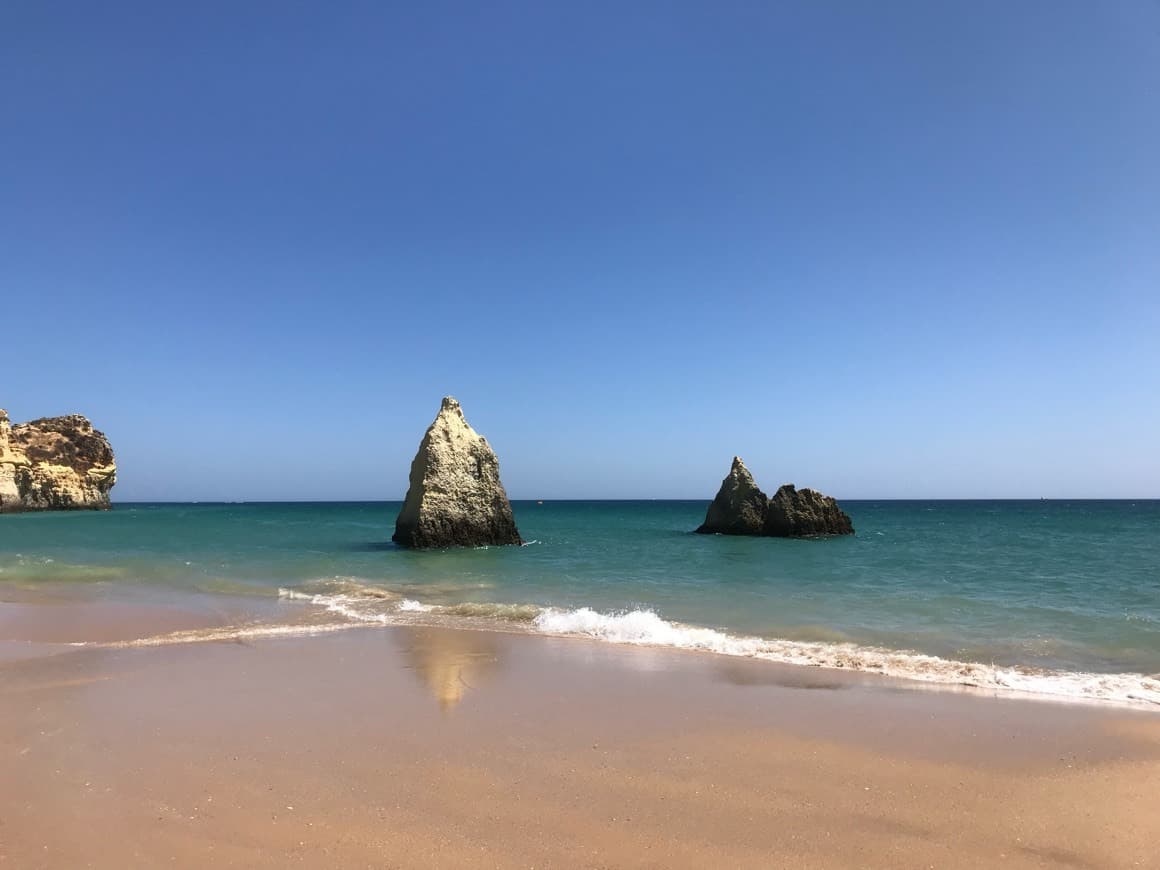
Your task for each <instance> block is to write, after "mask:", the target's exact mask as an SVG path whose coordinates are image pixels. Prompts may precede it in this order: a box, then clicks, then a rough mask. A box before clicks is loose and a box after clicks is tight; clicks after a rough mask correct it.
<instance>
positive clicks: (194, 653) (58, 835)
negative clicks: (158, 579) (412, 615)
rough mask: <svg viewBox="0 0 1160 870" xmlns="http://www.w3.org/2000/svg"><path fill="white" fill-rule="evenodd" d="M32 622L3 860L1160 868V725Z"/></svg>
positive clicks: (604, 670) (467, 652)
mask: <svg viewBox="0 0 1160 870" xmlns="http://www.w3.org/2000/svg"><path fill="white" fill-rule="evenodd" d="M119 616H120V614H119V615H118V617H119ZM183 620H185V617H184V616H183V617H182V618H180V619H177V618H175V619H174V622H175V623H176V624H180V625H184V621H183ZM113 621H114V622H116V620H113ZM213 621H214V620H209V622H211V623H212V622H213ZM19 623H20V621H19V619H18V618H17V614H16V613H15V611H14V610H12V606H9V612H8V618H7V622H6V623H4V627H5V630H6V631H7V635H4V634H3V633H0V641H2V640H4V639H5V637H7V638H8V639H9V641H10V642H9V644H8V647H9V650H10V652H11V650H13V649H17V648H20V649H23V650H24V652H23V654H10V655H8V656H7V657H6V658H5V657H0V867H14V868H22V870H23V868H40V867H44V868H79V867H98V868H127V867H142V868H145V867H148V868H155V867H162V866H175V867H209V866H212V867H278V868H281V867H291V866H304V867H423V868H426V867H468V866H470V867H477V866H478V867H525V868H526V867H541V868H542V867H658V868H660V867H664V868H669V867H697V868H705V867H754V868H770V867H793V868H809V867H899V868H907V867H940V868H943V867H972V868H974V867H1150V868H1156V867H1160V716H1157V715H1155V714H1147V713H1132V712H1125V711H1115V710H1107V709H1096V708H1090V707H1081V706H1064V705H1058V704H1050V703H1043V702H1032V701H1015V700H1000V699H994V698H987V697H981V696H978V695H975V694H956V693H948V692H936V691H929V690H923V689H921V688H919V687H915V686H907V685H904V684H901V683H897V682H892V681H888V680H883V679H876V678H873V677H868V676H858V675H852V674H846V673H843V672H841V671H822V670H815V669H803V668H794V667H783V666H777V665H772V664H769V663H766V662H759V661H750V660H742V659H724V658H721V657H715V656H711V655H700V654H690V653H681V652H673V651H658V650H648V649H631V648H621V647H613V646H609V645H602V644H598V643H594V642H586V641H580V640H571V639H553V638H542V637H533V636H523V635H512V634H500V633H489V632H471V631H455V630H449V629H438V628H389V629H354V630H351V631H344V632H338V633H333V634H328V635H324V636H318V637H303V638H294V639H274V640H260V641H254V642H250V643H200V644H185V645H174V646H159V647H151V648H143V649H117V648H109V647H80V648H77V647H67V646H62V645H58V644H52V643H32V644H28V643H24V644H23V645H21V644H20V643H15V642H13V641H14V640H15V639H16V637H17V635H18V633H19V632H17V631H16V627H18V626H19ZM163 623H164V620H163ZM117 624H118V625H120V623H117ZM40 631H41V632H42V634H43V627H42V628H41V629H40ZM14 632H16V633H15V634H14ZM104 633H105V634H110V633H113V634H115V633H117V632H113V631H112V629H108V627H107V626H106V630H105V632H104ZM41 640H44V641H49V640H56V638H55V637H52V636H51V633H50V636H45V637H41Z"/></svg>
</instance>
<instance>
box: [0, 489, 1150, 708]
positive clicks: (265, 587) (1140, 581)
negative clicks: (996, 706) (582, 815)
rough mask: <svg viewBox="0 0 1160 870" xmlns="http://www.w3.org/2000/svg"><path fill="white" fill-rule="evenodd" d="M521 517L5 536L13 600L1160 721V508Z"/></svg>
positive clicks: (875, 508)
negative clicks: (841, 522)
mask: <svg viewBox="0 0 1160 870" xmlns="http://www.w3.org/2000/svg"><path fill="white" fill-rule="evenodd" d="M513 506H514V509H515V513H516V520H517V522H518V524H519V527H520V531H521V533H522V534H523V536H524V538H525V540H527V541H529V542H530V543H529V544H528V545H526V546H524V547H498V548H487V549H476V550H452V551H438V552H411V551H406V550H402V549H399V548H396V547H395V546H394V545H393V544H391V543H390V536H391V533H392V531H393V525H394V519H395V516H396V514H397V512H398V509H399V504H398V503H390V502H376V503H329V504H120V505H117V506H116V507H115V509H114V510H112V511H110V512H107V513H51V514H24V515H15V516H5V517H2V518H0V600H2V599H3V597H4V593H5V589H9V590H12V589H16V588H20V589H22V590H24V591H25V592H27V591H28V590H29V589H32V590H35V589H36V588H37V587H44V588H49V587H51V588H52V589H54V590H55V592H56V594H62V593H61V590H65V592H64V593H63V594H67V590H68V589H70V588H73V589H77V590H83V591H84V594H85V595H86V596H91V595H92V594H94V592H98V593H99V594H108V595H121V594H133V593H134V591H137V592H140V591H142V590H164V592H165V594H171V595H175V596H180V595H182V594H185V593H188V592H202V593H204V592H209V593H212V594H216V595H226V596H233V597H239V598H245V597H247V596H250V597H264V598H280V600H281V601H282V602H284V604H285V610H286V611H287V612H294V611H295V609H296V608H297V609H302V608H306V609H313V610H316V611H319V612H320V613H325V614H327V615H328V618H332V619H334V620H338V621H345V622H371V623H375V622H381V623H385V624H389V623H391V622H397V621H404V620H417V619H423V620H441V621H449V622H454V621H456V620H460V621H463V620H471V621H472V624H473V625H475V626H476V627H479V626H481V625H482V626H484V627H486V625H487V624H488V623H489V622H491V623H495V624H496V625H497V626H502V627H507V628H512V627H514V628H518V629H520V630H533V631H545V632H551V633H558V634H581V635H586V636H591V637H597V638H601V639H604V640H608V641H613V642H622V643H647V644H661V645H670V646H678V647H691V648H697V649H705V650H709V651H714V652H719V653H727V654H743V655H760V656H764V657H768V658H773V659H777V660H782V661H799V662H803V663H807V664H821V665H837V666H844V667H854V668H863V669H866V670H877V671H881V672H885V673H895V674H898V675H902V676H915V677H917V678H919V679H927V680H933V681H936V682H938V681H943V682H953V681H955V680H956V679H959V680H960V681H962V682H968V683H980V684H989V683H988V681H989V680H991V679H992V678H993V679H994V684H995V685H997V686H1008V687H1010V688H1015V689H1022V690H1032V691H1035V690H1040V689H1044V688H1046V689H1047V690H1049V691H1050V693H1054V694H1076V695H1085V694H1086V695H1088V696H1091V697H1105V696H1106V697H1109V698H1120V699H1121V700H1123V698H1124V697H1126V698H1127V699H1128V700H1133V699H1135V700H1141V699H1142V700H1143V701H1145V702H1147V703H1158V702H1160V683H1158V682H1157V679H1156V675H1158V674H1160V501H1136V502H1129V501H1026V502H1015V501H997V502H982V501H966V502H956V501H921V502H920V501H913V502H904V501H882V502H870V501H862V502H857V501H852V502H845V503H844V504H843V506H844V507H845V508H846V510H847V511H848V512H849V514H850V515H851V517H852V518H853V520H854V525H855V528H856V529H857V534H856V535H855V536H853V537H846V538H833V539H823V540H804V541H794V540H778V539H765V538H733V537H723V536H703V535H694V534H690V530H691V529H693V528H695V527H696V526H697V525H698V524H699V523H700V522H701V520H702V519H703V517H704V511H705V507H706V502H703V501H695V502H694V501H687V502H685V501H642V502H567V501H559V502H546V503H543V504H539V503H536V502H516V503H514V505H513ZM894 653H898V655H895V654H894ZM975 664H977V665H978V667H977V668H976V667H971V668H965V667H964V666H965V665H975ZM1132 675H1136V676H1132ZM1151 692H1155V693H1156V694H1155V698H1153V697H1151V696H1150V695H1149V693H1151ZM1121 696H1122V697H1121Z"/></svg>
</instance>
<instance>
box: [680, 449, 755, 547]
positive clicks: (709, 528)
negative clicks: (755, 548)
mask: <svg viewBox="0 0 1160 870" xmlns="http://www.w3.org/2000/svg"><path fill="white" fill-rule="evenodd" d="M768 502H769V499H768V498H766V496H765V493H764V492H762V491H761V490H760V489H758V487H757V484H756V483H754V482H753V475H752V474H750V473H749V469H748V468H746V467H745V463H744V462H742V461H741V457H740V456H734V457H733V467H732V468H730V469H729V474H727V475H726V476H725V479H724V480H723V481H721V489H719V490H718V491H717V497H716V498H715V499H713V503H712V504H711V505H709V512H708V513H707V514H706V515H705V522H704V523H702V524H701V527H700V528H699V529H697V531H698V532H700V533H701V534H718V535H760V534H762V529H763V528H764V527H765V515H766V507H767V504H768Z"/></svg>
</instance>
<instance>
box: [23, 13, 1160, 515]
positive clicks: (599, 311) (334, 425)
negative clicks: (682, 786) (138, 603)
mask: <svg viewBox="0 0 1160 870" xmlns="http://www.w3.org/2000/svg"><path fill="white" fill-rule="evenodd" d="M0 154H2V162H0V360H2V362H0V406H3V407H6V408H8V409H9V411H10V412H11V413H12V415H13V417H14V419H28V418H31V417H36V416H44V415H54V414H61V413H69V412H82V413H85V414H87V415H89V416H90V417H91V418H92V419H93V420H94V422H95V423H96V425H97V426H98V427H99V428H102V429H104V430H105V431H106V432H107V433H108V434H109V435H110V437H111V438H112V440H113V444H114V448H115V449H116V451H117V458H118V462H119V465H120V467H121V475H120V480H121V482H120V483H119V484H118V487H117V489H116V490H114V497H115V498H117V499H119V500H122V501H126V500H138V499H179V500H180V499H283V498H302V499H313V498H336V499H344V498H401V497H402V495H403V493H404V491H405V488H406V474H407V469H408V466H409V463H410V460H411V457H412V455H413V453H414V450H415V448H416V446H417V444H418V442H419V439H420V437H421V435H422V433H423V430H424V429H425V427H426V426H427V425H428V423H429V422H430V420H431V418H432V417H433V416H434V414H435V412H436V410H437V409H438V406H439V400H440V398H441V397H442V396H443V395H444V394H446V393H450V394H454V395H456V396H457V397H458V398H459V399H460V400H461V401H462V402H463V405H464V409H465V411H466V413H467V416H468V419H469V420H470V421H471V422H472V423H473V425H474V426H475V427H476V428H477V429H479V430H480V431H481V432H483V433H484V434H485V435H487V436H488V438H489V440H490V441H491V442H492V444H493V445H494V446H495V447H496V449H497V450H498V452H499V455H500V460H501V467H502V470H503V474H504V479H505V482H506V484H507V488H508V491H509V493H510V494H511V495H512V496H513V497H517V498H520V497H523V498H555V497H661V498H666V497H703V498H706V499H708V498H710V497H712V495H713V493H714V492H715V491H716V487H717V486H718V484H719V482H720V480H721V478H722V476H723V475H724V474H725V472H726V471H727V470H728V466H729V461H730V458H731V457H732V456H733V454H735V453H738V454H741V455H742V456H744V457H745V459H746V460H747V462H748V464H749V466H750V467H751V468H752V469H753V471H754V473H755V475H756V476H757V478H758V481H759V482H760V483H761V484H762V485H764V486H765V487H766V488H767V489H770V490H772V489H773V488H775V487H776V486H777V485H778V484H779V483H781V482H785V481H791V480H792V481H795V482H797V483H798V484H799V485H811V486H814V487H817V488H820V489H823V490H826V491H828V492H831V493H832V494H834V495H837V496H839V497H845V498H859V497H939V496H945V497H1018V496H1031V497H1038V496H1108V497H1116V496H1127V497H1147V496H1152V497H1156V496H1160V4H1158V3H1157V2H1156V0H1116V2H1108V3H1096V2H1058V0H1045V2H1035V0H1022V2H1017V3H1011V2H1005V0H1004V2H960V3H941V2H940V3H932V2H927V0H915V2H890V0H888V2H881V3H864V2H856V0H849V2H845V3H823V2H812V0H811V2H800V3H779V2H750V3H730V2H703V3H681V2H658V3H646V2H630V3H624V2H617V3H603V2H596V3H569V4H564V3H546V2H538V0H537V2H526V3H510V2H502V0H501V2H491V3H462V4H460V3H440V2H430V3H426V2H425V3H399V4H389V3H384V2H365V3H321V2H319V3H287V2H281V0H279V2H269V3H244V2H223V3H213V2H207V3H181V4H174V3H157V2H134V3H127V2H118V0H109V2H101V3H84V2H72V3H57V2H52V0H35V2H33V0H13V2H8V3H5V4H3V6H2V7H0Z"/></svg>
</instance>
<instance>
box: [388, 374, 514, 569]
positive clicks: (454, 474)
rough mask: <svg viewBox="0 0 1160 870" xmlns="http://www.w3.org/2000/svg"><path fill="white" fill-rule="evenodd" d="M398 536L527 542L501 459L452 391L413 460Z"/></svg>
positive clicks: (421, 540) (414, 543)
mask: <svg viewBox="0 0 1160 870" xmlns="http://www.w3.org/2000/svg"><path fill="white" fill-rule="evenodd" d="M394 541H395V543H397V544H400V545H402V546H404V547H415V548H433V547H481V546H487V545H493V544H519V543H522V542H521V540H520V533H519V531H518V530H517V529H516V523H515V519H514V518H513V517H512V507H511V504H510V502H508V497H507V493H506V492H505V491H504V488H503V484H502V483H501V482H500V479H499V459H498V458H496V455H495V451H493V450H492V449H491V446H490V445H489V444H488V443H487V439H486V438H484V437H483V436H482V435H480V434H479V433H478V432H476V431H475V430H474V429H472V428H471V426H470V425H468V423H467V420H466V419H464V416H463V410H462V409H461V408H460V407H459V402H457V401H455V399H453V398H451V397H450V396H448V397H447V398H445V399H444V400H443V404H442V407H440V409H439V413H438V414H437V415H436V417H435V420H434V422H432V424H431V426H430V428H428V429H427V433H426V434H425V435H424V436H423V440H422V442H421V443H420V444H419V452H418V453H416V454H415V459H414V461H413V462H412V463H411V479H410V487H409V488H408V490H407V498H406V500H405V501H404V502H403V509H402V511H400V512H399V517H398V519H397V520H396V522H395V534H394Z"/></svg>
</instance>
